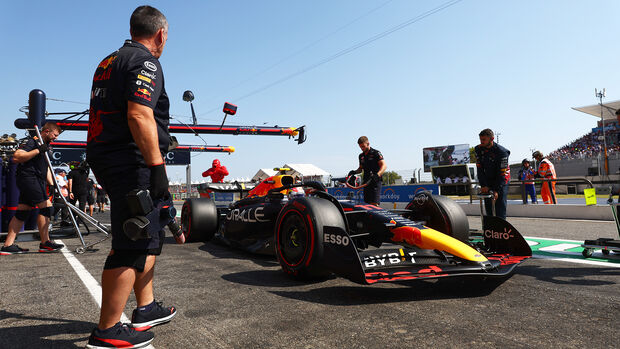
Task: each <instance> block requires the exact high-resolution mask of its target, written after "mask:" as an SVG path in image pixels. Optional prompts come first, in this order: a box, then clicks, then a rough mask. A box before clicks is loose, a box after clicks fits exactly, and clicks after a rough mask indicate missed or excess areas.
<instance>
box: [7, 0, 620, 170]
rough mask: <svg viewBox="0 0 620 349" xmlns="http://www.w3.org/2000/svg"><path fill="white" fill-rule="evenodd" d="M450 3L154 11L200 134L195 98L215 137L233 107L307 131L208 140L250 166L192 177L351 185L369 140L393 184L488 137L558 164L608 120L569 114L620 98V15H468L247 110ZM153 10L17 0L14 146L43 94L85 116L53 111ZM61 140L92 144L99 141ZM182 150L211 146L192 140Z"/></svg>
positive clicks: (463, 9)
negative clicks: (276, 170) (262, 173)
mask: <svg viewBox="0 0 620 349" xmlns="http://www.w3.org/2000/svg"><path fill="white" fill-rule="evenodd" d="M445 2H446V1H413V0H393V1H386V0H377V1H359V0H346V1H345V0H343V1H336V0H313V1H284V0H280V1H275V0H274V1H267V0H266V1H249V0H247V1H235V0H229V1H165V2H164V1H155V2H150V3H149V4H150V5H152V6H155V7H157V8H159V9H160V10H161V11H162V12H163V13H164V14H165V15H166V16H167V18H168V21H169V23H170V30H169V38H168V44H167V46H166V49H165V51H164V54H163V56H162V58H161V60H160V61H161V63H162V66H163V69H164V72H165V76H166V89H167V92H168V95H169V96H170V99H171V113H172V114H173V115H178V116H179V117H180V118H181V119H182V120H183V121H184V122H188V121H189V120H190V119H189V115H190V111H189V105H188V103H186V102H183V101H182V99H181V96H182V94H183V91H185V90H187V89H189V90H192V91H193V92H194V94H195V96H196V99H195V101H194V107H195V108H196V112H197V114H199V115H200V116H199V122H201V123H219V122H220V121H221V118H222V116H223V115H222V113H221V106H222V105H223V103H224V102H225V101H230V102H233V103H235V102H236V104H238V106H239V110H238V114H237V115H236V116H234V117H233V118H228V120H227V123H230V124H237V125H263V123H267V125H275V124H277V125H280V126H300V125H307V129H308V141H307V142H306V143H305V144H302V145H297V144H296V143H294V142H293V141H292V140H288V139H286V138H283V137H259V136H220V135H205V136H204V138H205V139H206V140H207V142H208V143H209V144H221V145H232V146H235V147H236V149H237V151H236V152H235V153H233V154H232V155H223V154H214V153H203V154H200V155H197V156H194V157H193V158H192V168H193V178H194V179H199V178H200V172H202V171H204V170H205V169H206V168H207V167H209V166H210V163H211V161H212V160H213V159H214V158H215V157H218V158H219V159H220V160H221V161H222V163H223V164H224V165H225V166H227V167H228V169H229V171H230V173H231V176H230V177H231V178H235V177H249V176H252V175H253V174H254V173H255V172H256V171H257V170H258V169H259V168H262V167H274V166H278V165H283V164H284V163H313V164H315V165H317V166H319V167H321V168H323V169H325V170H327V171H328V172H330V173H332V174H333V175H334V176H340V175H344V174H346V173H347V171H348V170H350V169H352V168H356V167H357V154H358V153H359V148H358V146H357V144H356V140H357V138H358V137H359V136H361V135H367V136H368V137H369V138H370V142H371V146H373V147H376V148H377V149H379V150H381V151H382V152H383V155H384V156H385V159H386V162H387V164H388V168H389V169H390V170H401V171H402V170H407V172H406V173H405V174H406V175H407V176H410V174H408V173H409V172H410V171H412V170H413V169H414V168H420V167H422V148H423V147H427V146H436V145H446V144H461V143H469V144H470V145H472V146H473V145H475V144H477V142H478V137H477V134H478V132H479V131H480V130H481V129H483V128H486V127H490V128H491V129H493V130H495V131H496V132H499V133H501V135H500V136H499V140H500V143H501V144H503V145H504V146H506V147H507V148H508V149H510V150H511V152H512V154H511V158H510V160H511V162H512V163H515V162H520V161H521V159H523V158H525V157H529V155H530V154H531V153H530V149H531V148H536V149H540V150H541V151H543V152H544V153H548V152H550V151H552V150H554V149H556V148H558V147H560V146H562V145H564V144H566V143H568V142H570V141H572V140H573V139H575V138H577V137H579V136H581V135H583V134H585V133H586V132H588V130H589V129H590V128H591V127H593V126H594V125H595V123H596V119H595V118H593V117H590V116H587V115H586V114H582V113H579V112H576V111H573V110H571V109H570V108H571V107H574V106H583V105H588V104H595V103H596V102H597V101H596V99H595V98H594V88H595V87H597V88H602V87H605V88H607V95H608V98H607V100H609V101H611V100H617V99H620V69H619V66H618V62H619V60H620V44H618V36H619V35H618V34H619V29H618V28H620V25H619V24H618V22H619V19H618V18H620V2H618V1H611V0H610V1H549V0H547V1H534V0H528V1H491V0H488V1H482V0H480V1H476V0H464V1H461V2H459V3H457V4H455V5H454V6H451V7H449V8H447V9H445V10H443V11H440V12H438V13H435V14H433V15H431V16H429V17H427V18H424V19H422V20H420V21H419V22H416V23H414V24H412V25H409V26H407V27H405V28H403V29H401V30H398V31H396V32H394V33H392V34H390V35H388V36H386V37H384V38H382V39H379V40H377V41H374V42H372V43H370V44H368V45H366V46H364V47H361V48H359V49H357V50H354V51H352V52H350V53H348V54H346V55H343V56H341V57H339V58H337V59H334V60H332V61H330V62H328V63H326V64H323V65H321V66H319V67H317V68H316V69H313V70H310V71H308V72H306V73H304V74H301V75H298V76H296V77H294V78H292V79H290V80H287V81H285V82H282V83H280V84H277V85H274V86H273V87H271V88H268V89H266V90H264V91H262V92H260V93H257V94H254V95H252V96H249V97H247V98H242V99H240V100H239V98H240V97H242V96H245V95H247V94H248V93H250V92H252V91H255V90H257V89H260V88H262V87H263V86H266V85H269V84H271V83H273V82H275V81H278V80H280V79H282V78H283V77H286V76H289V75H290V74H293V73H295V72H298V71H301V70H303V69H305V68H307V67H309V66H312V65H314V64H316V63H318V62H321V61H323V60H324V59H326V58H328V57H331V56H332V55H334V54H336V53H338V52H341V51H342V50H344V49H347V48H349V47H351V46H353V45H355V44H357V43H360V42H363V41H364V40H366V39H368V38H371V37H373V36H375V35H377V34H379V33H382V32H385V31H386V30H389V29H390V28H393V27H395V26H396V25H398V24H400V23H404V22H406V21H407V20H409V19H412V18H414V17H416V16H418V15H420V14H422V13H424V12H426V11H429V10H431V9H433V8H436V7H438V6H440V5H441V4H443V3H445ZM142 4H144V3H143V2H141V1H140V2H135V1H97V2H93V1H34V2H23V1H3V2H2V4H1V5H0V28H1V29H2V33H3V40H2V42H3V45H2V48H3V54H2V55H1V57H2V58H0V60H1V64H2V67H3V68H2V87H0V112H1V114H0V115H1V118H2V120H3V125H5V126H4V131H3V132H15V131H16V130H15V129H14V127H13V120H14V119H15V118H16V117H23V114H21V115H20V113H19V112H18V109H19V108H20V107H21V106H23V105H25V104H26V103H27V96H28V92H29V91H30V90H32V89H35V88H39V89H42V90H44V91H45V92H46V94H47V96H48V97H50V98H57V99H64V100H68V101H75V102H80V103H84V104H73V103H61V102H53V101H48V104H47V105H48V111H50V112H58V111H80V110H84V109H86V108H87V103H88V98H89V91H90V86H91V80H92V75H93V72H94V69H95V67H96V66H97V64H98V63H99V61H100V60H101V59H102V58H103V57H104V56H106V55H107V54H109V53H110V52H112V51H114V50H115V49H117V48H118V47H120V46H121V45H122V43H123V40H124V39H126V38H129V16H130V15H131V12H132V11H133V9H134V8H135V7H136V6H138V5H142ZM382 5H383V6H382ZM373 10H374V11H373ZM369 12H370V13H369ZM347 24H348V25H347ZM343 26H344V28H343ZM311 44H312V45H311ZM308 46H310V47H308ZM304 48H306V49H305V50H303V51H302V52H301V53H298V52H299V51H300V50H302V49H304ZM296 53H297V54H296ZM286 58H288V59H286ZM285 59H286V60H285ZM278 62H279V63H278ZM276 63H278V64H276ZM274 64H276V66H275V67H274V68H272V69H270V70H267V71H265V70H266V69H267V68H269V67H271V66H273V65H274ZM213 109H217V111H216V112H211V113H206V112H207V111H210V110H213ZM173 122H174V121H173ZM20 132H21V131H20ZM61 138H62V139H65V140H85V139H86V133H84V132H66V133H64V134H63V135H62V137H61ZM180 141H181V143H185V144H201V143H202V141H201V140H200V139H199V138H198V137H195V136H192V135H183V136H181V137H180ZM184 176H185V170H184V168H182V167H169V177H170V178H171V179H172V180H183V179H184Z"/></svg>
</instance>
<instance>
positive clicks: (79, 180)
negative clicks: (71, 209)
mask: <svg viewBox="0 0 620 349" xmlns="http://www.w3.org/2000/svg"><path fill="white" fill-rule="evenodd" d="M89 173H90V169H89V168H88V164H87V163H86V161H82V162H81V163H80V164H79V165H78V166H76V167H74V168H73V169H71V171H69V174H68V175H67V179H68V183H69V201H70V202H71V203H72V204H74V205H75V203H76V202H78V203H79V204H78V207H79V209H80V210H82V211H84V212H86V201H87V193H88V187H87V186H88V174H89Z"/></svg>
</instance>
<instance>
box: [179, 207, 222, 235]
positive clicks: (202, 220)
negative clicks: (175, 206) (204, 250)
mask: <svg viewBox="0 0 620 349" xmlns="http://www.w3.org/2000/svg"><path fill="white" fill-rule="evenodd" d="M217 220H218V214H217V207H216V206H215V202H213V200H211V199H208V198H198V199H187V200H185V202H184V203H183V208H182V209H181V230H182V231H183V233H184V234H185V236H186V238H185V241H186V242H196V241H209V240H211V239H212V238H213V235H215V233H216V231H217V225H218V221H217Z"/></svg>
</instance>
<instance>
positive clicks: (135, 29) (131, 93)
mask: <svg viewBox="0 0 620 349" xmlns="http://www.w3.org/2000/svg"><path fill="white" fill-rule="evenodd" d="M130 27H131V28H130V32H131V40H126V41H125V44H124V45H123V47H121V48H120V49H118V50H117V51H115V52H114V53H112V54H110V55H109V56H107V57H106V58H105V59H104V60H103V61H101V63H100V64H99V66H98V67H97V69H96V71H95V76H94V79H93V86H92V90H91V100H90V117H89V127H88V145H87V160H88V163H89V165H90V166H91V169H92V170H93V173H94V174H95V177H97V181H98V182H99V184H101V185H102V186H103V189H105V191H106V193H107V194H108V196H109V198H110V211H111V213H110V215H111V223H112V227H111V233H112V250H111V251H110V254H109V255H108V258H107V259H106V262H105V265H104V268H103V269H104V270H103V275H102V277H101V283H102V304H101V314H100V318H99V324H98V326H97V328H95V329H94V330H93V332H92V334H91V336H90V338H89V341H88V346H87V347H89V348H95V347H97V348H99V347H114V344H113V343H123V345H126V346H127V347H142V346H145V345H147V344H148V343H150V342H151V341H152V340H153V334H152V333H151V332H142V331H145V330H147V329H149V328H151V327H153V326H155V325H159V324H162V323H166V322H168V321H170V320H171V319H172V317H174V315H175V314H176V309H175V308H174V307H162V304H161V303H160V302H156V301H155V300H154V297H153V273H154V266H155V257H156V256H157V255H159V254H160V253H161V250H162V246H163V242H164V231H163V230H160V231H158V232H157V233H152V232H151V233H149V234H148V237H146V238H140V239H132V238H131V236H129V235H126V234H125V232H124V230H123V222H125V221H126V220H127V219H129V218H131V217H130V209H129V203H128V201H127V194H128V193H129V192H130V191H132V190H135V189H142V190H144V189H149V191H150V195H151V197H152V199H153V201H157V200H162V199H163V198H166V197H167V196H169V195H170V193H169V192H168V178H167V175H166V168H165V166H164V160H163V159H164V158H163V156H162V153H165V152H167V151H168V146H169V143H170V134H169V132H168V123H169V114H168V110H169V105H170V103H169V101H168V95H167V94H166V90H165V87H164V75H163V72H162V67H161V65H160V63H159V60H158V58H159V57H160V56H161V54H162V51H163V49H164V46H165V44H166V40H167V38H168V22H167V20H166V17H164V15H163V14H162V13H161V12H159V11H158V10H157V9H155V8H153V7H150V6H140V7H138V8H137V9H136V10H135V11H134V12H133V14H132V16H131V20H130ZM177 242H182V241H179V240H177ZM132 289H133V291H134V293H135V296H136V301H137V306H138V307H137V309H135V310H134V311H133V314H132V317H131V324H128V325H126V324H122V323H121V322H120V317H121V314H122V313H123V310H124V308H125V304H126V302H127V298H128V297H129V294H130V293H131V290H132Z"/></svg>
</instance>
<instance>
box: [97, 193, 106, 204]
mask: <svg viewBox="0 0 620 349" xmlns="http://www.w3.org/2000/svg"><path fill="white" fill-rule="evenodd" d="M97 203H98V204H105V195H97Z"/></svg>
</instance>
